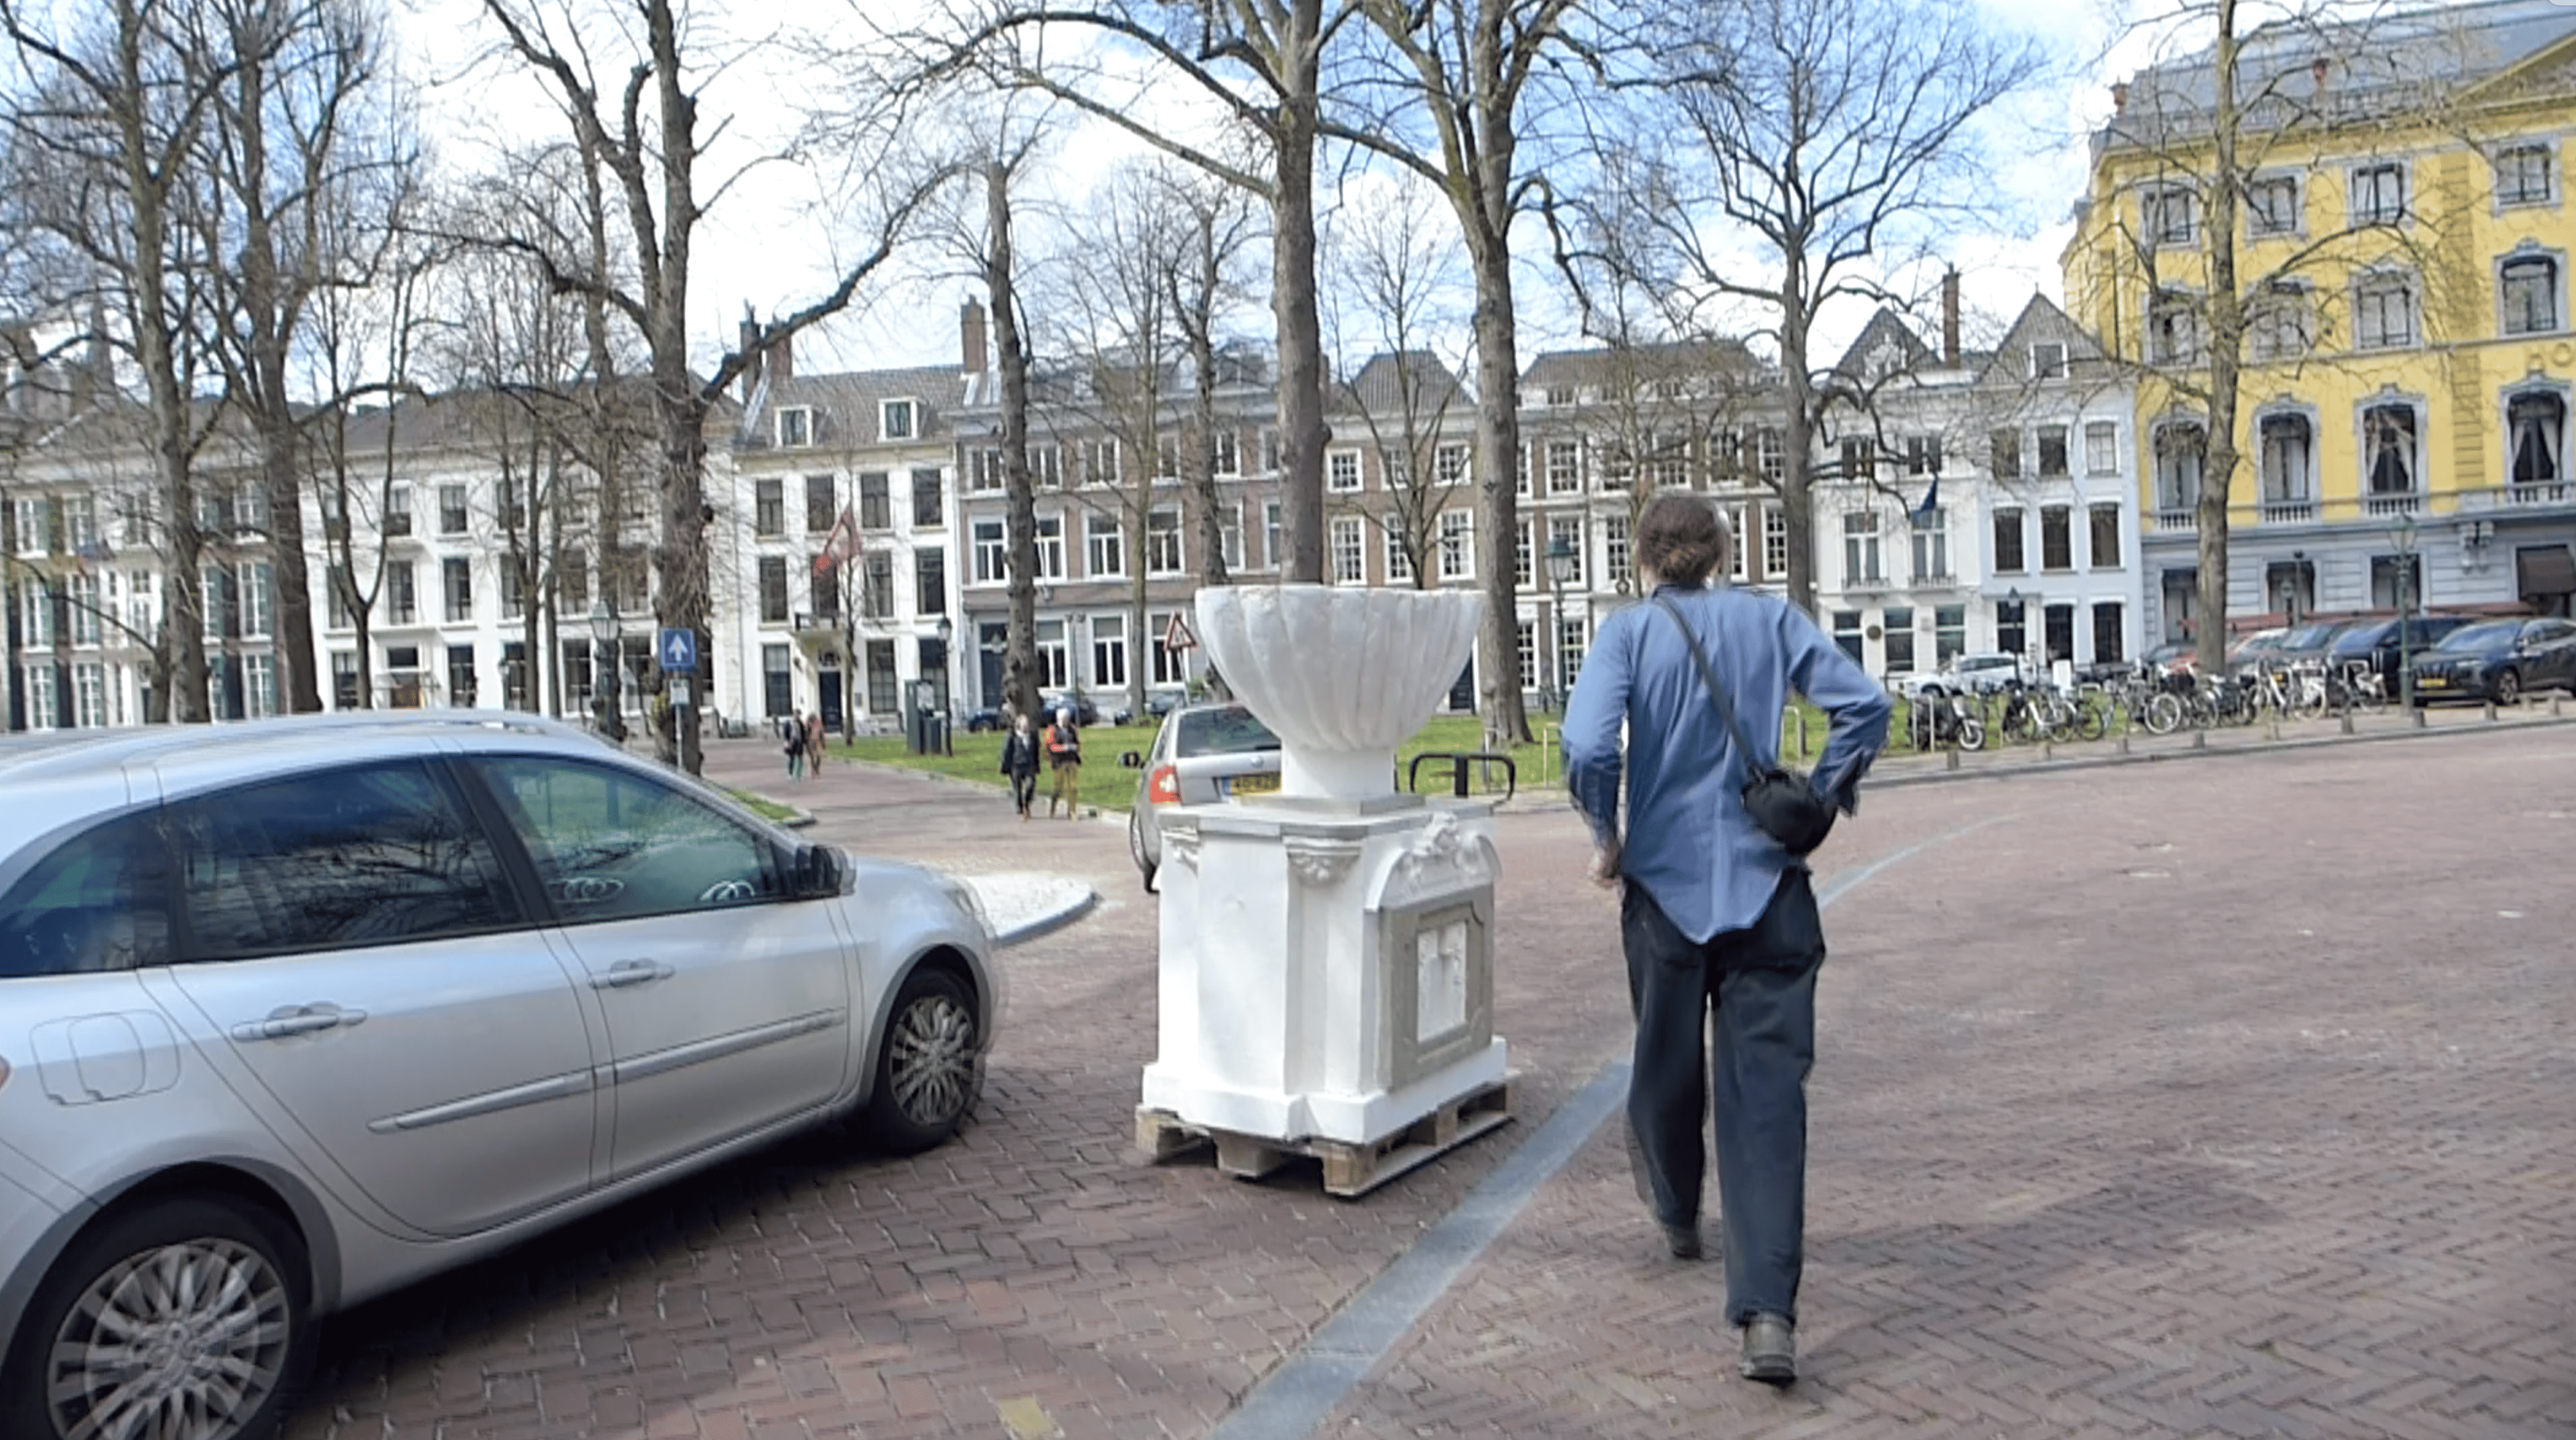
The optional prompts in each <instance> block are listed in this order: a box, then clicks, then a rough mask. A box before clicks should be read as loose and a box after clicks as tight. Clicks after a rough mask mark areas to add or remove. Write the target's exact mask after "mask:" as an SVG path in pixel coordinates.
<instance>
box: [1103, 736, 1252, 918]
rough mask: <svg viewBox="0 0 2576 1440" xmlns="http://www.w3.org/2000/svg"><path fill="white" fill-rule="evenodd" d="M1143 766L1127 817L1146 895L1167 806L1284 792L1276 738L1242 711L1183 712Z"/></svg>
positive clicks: (1159, 856) (1158, 860)
mask: <svg viewBox="0 0 2576 1440" xmlns="http://www.w3.org/2000/svg"><path fill="white" fill-rule="evenodd" d="M1130 753H1131V754H1132V753H1133V752H1130ZM1143 763H1144V768H1145V775H1144V779H1143V781H1142V782H1141V783H1139V784H1138V785H1137V786H1136V803H1135V804H1133V805H1131V806H1129V807H1128V810H1127V853H1128V855H1129V856H1131V857H1132V858H1133V859H1134V860H1135V861H1136V869H1137V871H1138V872H1139V873H1140V874H1142V875H1143V876H1144V878H1145V888H1146V889H1147V890H1151V889H1153V888H1154V872H1156V871H1157V870H1160V869H1162V868H1163V829H1162V822H1161V821H1160V820H1158V819H1157V818H1156V816H1157V813H1158V812H1159V811H1161V809H1162V808H1163V807H1164V806H1167V805H1212V804H1215V803H1216V802H1217V801H1219V800H1225V799H1229V798H1231V797H1233V796H1236V795H1267V794H1273V793H1276V792H1277V790H1278V789H1279V737H1278V736H1276V735H1273V734H1271V733H1270V727H1269V726H1267V725H1264V724H1262V723H1261V721H1260V720H1258V719H1256V718H1255V717H1254V716H1253V713H1252V712H1251V711H1249V710H1246V709H1245V708H1243V707H1242V706H1241V705H1184V706H1182V707H1181V708H1180V709H1178V710H1175V711H1173V712H1172V713H1171V714H1169V715H1166V716H1164V717H1163V728H1162V729H1160V730H1157V731H1155V732H1154V747H1153V748H1152V749H1150V750H1148V751H1146V752H1145V754H1144V756H1143Z"/></svg>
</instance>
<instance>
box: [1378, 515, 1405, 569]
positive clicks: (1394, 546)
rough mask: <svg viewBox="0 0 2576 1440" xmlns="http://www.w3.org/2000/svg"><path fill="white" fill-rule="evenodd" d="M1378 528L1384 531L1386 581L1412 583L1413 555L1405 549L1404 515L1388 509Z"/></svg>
mask: <svg viewBox="0 0 2576 1440" xmlns="http://www.w3.org/2000/svg"><path fill="white" fill-rule="evenodd" d="M1378 528H1379V529H1381V530H1383V531H1385V532H1386V583H1388V584H1389V585H1410V584H1412V583H1413V555H1412V553H1411V552H1409V551H1408V550H1406V549H1405V544H1404V542H1405V533H1404V532H1405V524H1404V517H1403V516H1402V515H1400V514H1398V513H1396V512H1395V511H1392V510H1390V511H1388V512H1387V513H1386V515H1385V517H1384V518H1383V519H1381V520H1380V521H1379V522H1378Z"/></svg>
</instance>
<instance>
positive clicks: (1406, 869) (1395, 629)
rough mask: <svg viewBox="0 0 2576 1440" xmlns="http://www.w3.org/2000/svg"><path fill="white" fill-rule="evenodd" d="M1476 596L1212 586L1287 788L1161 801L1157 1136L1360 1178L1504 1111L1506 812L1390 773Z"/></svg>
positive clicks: (1453, 667)
mask: <svg viewBox="0 0 2576 1440" xmlns="http://www.w3.org/2000/svg"><path fill="white" fill-rule="evenodd" d="M1483 611H1484V597H1483V596H1481V595H1477V594H1473V593H1469V592H1462V591H1439V590H1433V591H1419V590H1390V589H1363V588H1357V587H1352V588H1340V587H1332V586H1323V585H1278V586H1267V585H1265V586H1220V587H1211V588H1207V589H1202V590H1201V591H1200V592H1199V594H1198V620H1199V637H1200V639H1201V641H1202V643H1204V644H1205V645H1206V647H1207V651H1208V658H1209V661H1210V662H1211V663H1212V664H1213V665H1214V667H1215V668H1216V670H1217V673H1218V674H1220V675H1221V676H1223V677H1224V680H1225V683H1226V685H1227V686H1228V687H1229V688H1231V689H1232V690H1233V692H1234V693H1235V694H1236V695H1237V696H1238V697H1240V698H1241V699H1242V700H1243V702H1244V703H1245V705H1247V706H1248V707H1249V708H1250V709H1251V711H1252V713H1253V714H1254V715H1256V716H1258V717H1259V718H1260V719H1261V720H1262V722H1263V723H1265V724H1267V725H1268V726H1269V727H1270V728H1271V730H1272V731H1273V732H1275V733H1276V734H1277V735H1278V736H1279V738H1280V742H1281V757H1280V758H1281V763H1280V788H1279V792H1278V793H1277V794H1276V795H1266V796H1258V797H1243V798H1238V799H1236V800H1232V801H1228V802H1222V803H1218V804H1214V805H1197V806H1184V807H1174V808H1171V809H1168V810H1165V811H1163V812H1161V814H1160V816H1159V818H1160V820H1161V824H1162V827H1163V834H1162V839H1163V847H1162V849H1163V867H1162V871H1161V874H1160V877H1159V878H1160V882H1161V888H1162V894H1163V900H1162V926H1161V963H1160V985H1159V989H1158V1006H1157V1008H1158V1019H1159V1027H1158V1042H1159V1049H1158V1053H1157V1055H1156V1058H1155V1060H1154V1063H1152V1064H1151V1065H1148V1066H1147V1067H1146V1068H1145V1075H1144V1086H1143V1100H1142V1103H1141V1104H1140V1105H1139V1106H1138V1108H1137V1137H1138V1141H1139V1143H1140V1145H1142V1146H1143V1147H1144V1148H1145V1149H1146V1150H1148V1151H1149V1152H1151V1153H1154V1154H1156V1155H1164V1154H1169V1153H1173V1152H1174V1151H1176V1150H1178V1149H1180V1148H1182V1147H1184V1146H1185V1145H1187V1144H1190V1143H1193V1142H1195V1140H1196V1139H1197V1138H1198V1137H1200V1136H1206V1137H1209V1138H1212V1139H1214V1140H1215V1142H1216V1145H1217V1158H1218V1163H1219V1165H1220V1167H1221V1168H1223V1169H1225V1170H1226V1171H1228V1172H1230V1173H1234V1174H1239V1175H1247V1176H1250V1175H1259V1174H1264V1173H1267V1172H1268V1171H1269V1170H1271V1169H1273V1168H1275V1167H1276V1166H1278V1165H1279V1164H1282V1163H1285V1161H1286V1160H1287V1159H1288V1158H1289V1157H1290V1156H1292V1155H1297V1154H1309V1155H1316V1156H1319V1157H1321V1158H1322V1159H1323V1161H1324V1171H1325V1174H1324V1181H1325V1187H1326V1188H1327V1189H1328V1190H1331V1191H1332V1192H1334V1193H1336V1194H1345V1195H1348V1194H1357V1193H1360V1192H1362V1191H1364V1190H1366V1189H1368V1188H1370V1187H1372V1186H1374V1185H1376V1184H1379V1183H1381V1182H1383V1181H1385V1180H1387V1179H1390V1178H1392V1177H1393V1176H1394V1175H1397V1174H1400V1173H1402V1172H1403V1170H1405V1169H1407V1168H1410V1166H1412V1165H1414V1164H1418V1163H1420V1162H1421V1161H1422V1160H1425V1159H1428V1158H1430V1156H1432V1155H1434V1154H1437V1153H1439V1151H1441V1150H1443V1149H1446V1148H1448V1147H1449V1146H1450V1145H1453V1144H1456V1143H1458V1142H1459V1141H1461V1140H1464V1139H1467V1138H1471V1137H1472V1136H1474V1135H1476V1134H1480V1133H1482V1132H1483V1131H1484V1130H1486V1129H1489V1128H1491V1127H1492V1126H1494V1125H1498V1124H1501V1123H1502V1122H1503V1121H1504V1120H1506V1119H1508V1118H1509V1107H1508V1089H1507V1087H1506V1085H1505V1080H1506V1078H1507V1072H1506V1069H1505V1063H1504V1062H1505V1046H1504V1042H1503V1041H1502V1040H1501V1039H1499V1038H1497V1037H1496V1036H1495V1035H1494V1033H1493V965H1492V955H1493V945H1492V934H1493V913H1494V881H1495V878H1496V874H1497V871H1498V866H1497V861H1496V856H1495V850H1494V841H1493V819H1492V806H1491V804H1490V803H1489V802H1484V801H1472V800H1456V799H1449V798H1439V799H1428V800H1426V799H1424V798H1422V797H1418V796H1414V795H1408V794H1401V793H1399V792H1398V790H1397V787H1396V783H1395V779H1396V776H1395V749H1396V747H1397V746H1398V745H1400V744H1402V743H1403V742H1404V741H1405V740H1407V739H1409V738H1410V737H1411V736H1412V735H1413V734H1414V732H1415V731H1417V730H1419V729H1420V728H1421V725H1422V722H1423V721H1424V720H1426V719H1427V718H1429V717H1430V715H1431V713H1432V711H1433V710H1434V709H1435V708H1436V707H1437V706H1438V705H1439V703H1440V697H1441V696H1442V695H1443V694H1445V693H1446V692H1447V691H1448V689H1449V688H1450V684H1451V682H1452V681H1453V680H1454V679H1455V678H1456V676H1457V674H1458V671H1459V668H1460V667H1461V666H1462V665H1463V664H1464V663H1465V662H1466V657H1467V652H1468V649H1469V647H1470V646H1471V645H1472V644H1473V643H1474V640H1475V634H1476V625H1477V622H1478V620H1479V619H1480V618H1481V617H1482V615H1483Z"/></svg>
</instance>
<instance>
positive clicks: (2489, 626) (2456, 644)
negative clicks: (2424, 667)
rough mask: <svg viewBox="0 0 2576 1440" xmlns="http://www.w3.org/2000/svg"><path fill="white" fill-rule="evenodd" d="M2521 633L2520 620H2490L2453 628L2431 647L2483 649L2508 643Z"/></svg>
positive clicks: (2440, 648) (2439, 648)
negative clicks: (2457, 628)
mask: <svg viewBox="0 0 2576 1440" xmlns="http://www.w3.org/2000/svg"><path fill="white" fill-rule="evenodd" d="M2521 634H2522V622H2521V621H2519V620H2490V621H2488V622H2487V623H2486V624H2484V625H2472V626H2470V627H2469V628H2467V629H2466V630H2454V631H2452V632H2451V633H2450V634H2448V635H2445V636H2443V637H2442V641H2441V643H2440V644H2438V645H2435V646H2434V647H2433V648H2434V649H2436V650H2484V649H2487V648H2488V647H2490V646H2495V645H2510V644H2512V643H2513V641H2514V640H2515V638H2516V637H2518V636H2520V635H2521Z"/></svg>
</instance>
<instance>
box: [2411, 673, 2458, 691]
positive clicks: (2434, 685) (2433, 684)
mask: <svg viewBox="0 0 2576 1440" xmlns="http://www.w3.org/2000/svg"><path fill="white" fill-rule="evenodd" d="M2450 683H2451V682H2450V681H2448V680H2445V679H2443V678H2442V677H2441V676H2439V675H2418V676H2416V677H2415V688H2416V689H2418V690H2439V689H2442V688H2443V687H2444V686H2447V685H2449V684H2450Z"/></svg>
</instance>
